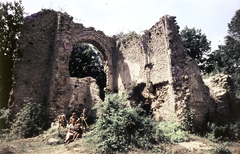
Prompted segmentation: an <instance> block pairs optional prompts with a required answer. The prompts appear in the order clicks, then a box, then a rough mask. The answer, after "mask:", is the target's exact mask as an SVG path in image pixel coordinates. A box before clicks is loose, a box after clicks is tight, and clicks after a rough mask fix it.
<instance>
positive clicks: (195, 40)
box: [180, 26, 211, 73]
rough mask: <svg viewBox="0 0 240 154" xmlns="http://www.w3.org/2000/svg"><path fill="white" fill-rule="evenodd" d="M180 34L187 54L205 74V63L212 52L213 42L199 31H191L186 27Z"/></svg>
mask: <svg viewBox="0 0 240 154" xmlns="http://www.w3.org/2000/svg"><path fill="white" fill-rule="evenodd" d="M180 34H181V39H182V42H183V46H184V49H185V52H186V53H187V54H188V55H189V56H191V57H192V58H193V59H194V60H195V61H196V63H197V64H198V66H199V67H200V69H201V70H202V71H203V72H204V73H205V72H206V70H205V65H206V64H205V61H206V58H207V55H208V53H209V52H210V50H211V42H210V41H209V40H208V39H207V36H206V35H205V34H202V32H201V30H199V29H195V28H192V29H190V28H188V27H187V26H186V27H185V28H184V29H183V30H182V31H181V32H180Z"/></svg>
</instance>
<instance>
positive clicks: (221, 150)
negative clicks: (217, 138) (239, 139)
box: [212, 145, 231, 154]
mask: <svg viewBox="0 0 240 154" xmlns="http://www.w3.org/2000/svg"><path fill="white" fill-rule="evenodd" d="M212 154H231V151H230V150H228V149H227V148H226V146H225V145H219V146H217V147H215V148H213V149H212Z"/></svg>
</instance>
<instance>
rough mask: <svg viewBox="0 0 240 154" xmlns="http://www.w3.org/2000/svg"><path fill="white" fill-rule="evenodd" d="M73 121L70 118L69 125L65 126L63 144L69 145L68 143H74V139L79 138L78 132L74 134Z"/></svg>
mask: <svg viewBox="0 0 240 154" xmlns="http://www.w3.org/2000/svg"><path fill="white" fill-rule="evenodd" d="M75 121H76V120H75V119H74V118H70V124H69V125H68V126H67V128H68V131H67V135H66V138H65V141H64V143H69V142H70V141H75V140H76V138H77V137H78V136H79V134H78V132H76V131H75V129H74V126H75Z"/></svg>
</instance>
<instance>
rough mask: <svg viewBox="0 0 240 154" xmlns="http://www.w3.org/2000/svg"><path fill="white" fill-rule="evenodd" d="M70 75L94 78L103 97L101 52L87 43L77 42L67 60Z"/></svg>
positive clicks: (104, 81) (104, 78)
mask: <svg viewBox="0 0 240 154" xmlns="http://www.w3.org/2000/svg"><path fill="white" fill-rule="evenodd" d="M69 73H70V76H71V77H77V78H83V77H87V76H91V77H93V78H95V79H96V81H97V84H98V86H99V88H100V96H101V98H102V99H103V97H104V96H103V89H104V87H106V74H105V72H104V70H103V63H102V60H101V53H100V52H99V51H97V50H96V49H94V47H93V46H92V45H90V44H87V43H79V44H77V45H76V46H74V47H73V51H72V54H71V58H70V61H69Z"/></svg>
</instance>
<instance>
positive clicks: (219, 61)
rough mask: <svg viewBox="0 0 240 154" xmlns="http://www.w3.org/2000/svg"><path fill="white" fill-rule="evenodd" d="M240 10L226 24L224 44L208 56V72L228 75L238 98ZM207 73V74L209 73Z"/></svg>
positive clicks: (239, 88)
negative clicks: (226, 30) (226, 32)
mask: <svg viewBox="0 0 240 154" xmlns="http://www.w3.org/2000/svg"><path fill="white" fill-rule="evenodd" d="M239 36H240V10H238V11H236V14H235V16H234V17H233V18H232V20H231V22H230V23H229V24H228V35H227V36H226V37H225V44H224V45H219V46H218V50H215V51H214V52H212V53H211V54H210V55H209V59H208V60H207V63H208V68H209V69H208V70H209V72H213V73H218V72H223V73H225V74H230V75H231V76H232V79H233V81H234V85H235V92H236V94H237V96H238V97H240V60H239V59H240V37H239ZM209 72H208V73H209Z"/></svg>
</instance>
